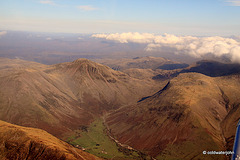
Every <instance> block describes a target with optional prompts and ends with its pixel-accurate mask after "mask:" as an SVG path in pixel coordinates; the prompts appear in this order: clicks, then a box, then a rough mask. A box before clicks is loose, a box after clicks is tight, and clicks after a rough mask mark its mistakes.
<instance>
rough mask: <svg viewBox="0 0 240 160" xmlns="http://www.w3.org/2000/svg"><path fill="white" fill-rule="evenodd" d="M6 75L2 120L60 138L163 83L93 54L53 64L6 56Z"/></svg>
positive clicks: (1, 84)
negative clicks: (103, 62) (104, 62)
mask: <svg viewBox="0 0 240 160" xmlns="http://www.w3.org/2000/svg"><path fill="white" fill-rule="evenodd" d="M0 77H1V78H0V102H1V103H0V111H1V112H0V119H1V120H4V121H7V122H11V123H14V124H18V125H23V126H31V127H37V128H41V129H44V130H47V131H48V132H50V133H51V134H53V135H55V136H58V137H61V136H62V134H63V133H66V132H68V131H71V130H73V129H76V128H79V127H80V126H82V125H87V124H89V123H90V122H91V121H92V120H93V119H94V117H96V116H99V115H101V114H103V113H104V112H106V111H109V110H112V109H116V108H119V107H121V106H122V105H125V104H129V103H133V102H136V101H137V100H139V99H140V98H141V97H143V96H146V95H149V94H151V93H154V92H155V91H157V89H158V88H159V86H161V84H160V83H158V82H156V81H154V80H151V79H148V80H144V79H142V80H140V79H136V78H132V77H130V76H128V75H127V74H125V73H122V72H119V71H114V70H112V69H111V68H109V67H107V66H104V65H101V64H97V63H95V62H92V61H89V60H87V59H78V60H76V61H74V62H67V63H62V64H57V65H51V66H48V65H42V64H38V63H34V62H27V61H23V60H10V59H3V58H2V59H0Z"/></svg>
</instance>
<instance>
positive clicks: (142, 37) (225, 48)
mask: <svg viewBox="0 0 240 160" xmlns="http://www.w3.org/2000/svg"><path fill="white" fill-rule="evenodd" d="M92 37H95V38H104V39H107V40H114V41H118V42H120V43H129V42H133V43H145V44H146V45H147V47H146V48H145V49H146V51H149V52H150V51H164V49H165V48H166V47H167V48H172V49H173V50H174V53H175V54H187V55H190V56H193V57H198V58H201V57H203V56H205V55H207V54H213V55H214V56H216V57H222V56H228V57H230V59H231V61H232V62H237V63H240V41H238V40H237V39H232V38H224V37H219V36H215V37H193V36H175V35H171V34H164V35H154V34H150V33H137V32H136V33H131V32H129V33H121V34H119V33H116V34H94V35H92Z"/></svg>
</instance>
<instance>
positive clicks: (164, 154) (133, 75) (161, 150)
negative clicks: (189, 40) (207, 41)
mask: <svg viewBox="0 0 240 160" xmlns="http://www.w3.org/2000/svg"><path fill="white" fill-rule="evenodd" d="M146 59H148V60H147V61H148V64H151V63H152V62H151V61H153V62H154V63H153V64H154V65H155V63H156V62H155V60H156V59H160V58H156V59H155V58H154V57H150V59H149V57H147V58H137V61H136V62H134V63H140V64H139V66H141V63H142V62H143V63H145V62H144V61H146ZM142 60H143V61H142ZM160 60H161V61H162V60H164V59H160ZM0 61H1V63H0V88H1V90H0V94H1V96H0V102H1V103H0V104H1V105H0V110H1V112H0V119H1V120H3V121H6V122H10V123H13V124H16V125H20V126H25V127H34V128H40V129H43V130H45V131H47V132H49V133H50V134H52V135H54V136H56V137H57V138H59V139H61V140H63V141H65V142H67V143H69V144H71V145H72V146H73V147H76V148H78V149H80V150H82V151H84V152H88V153H90V154H92V155H95V156H97V157H100V158H104V159H115V160H121V159H122V160H127V159H129V160H130V159H216V160H217V159H218V160H220V159H222V160H224V159H227V158H228V157H227V156H225V155H203V154H202V152H203V151H205V150H206V151H211V150H215V151H226V150H231V148H232V146H233V142H234V135H235V127H234V126H235V125H236V123H237V121H238V119H239V118H240V116H239V106H240V105H239V104H240V99H239V97H238V95H240V88H239V86H240V85H239V84H240V75H239V71H238V69H237V68H238V64H233V65H231V64H224V63H216V62H213V61H202V62H197V63H196V64H193V65H190V66H188V67H186V68H183V69H181V68H178V69H172V70H169V69H159V67H157V68H156V67H154V68H151V67H146V68H139V67H137V66H138V65H137V64H136V68H131V67H130V68H124V69H120V70H122V71H117V70H119V69H117V70H114V69H116V68H115V67H113V66H112V67H113V69H111V68H110V67H107V66H105V65H102V64H99V63H96V62H93V61H90V60H87V59H77V60H75V61H73V62H65V63H59V64H54V65H44V64H39V63H36V62H30V61H24V60H19V59H7V58H0ZM132 61H135V59H133V60H132ZM165 61H168V60H166V59H165ZM131 63H132V62H131ZM167 63H168V62H167ZM171 63H172V64H173V63H175V64H178V63H176V62H171ZM199 65H204V66H205V68H204V67H199ZM208 65H210V66H208ZM150 66H151V65H150ZM156 66H157V65H156ZM212 66H215V67H212ZM219 66H222V67H223V68H228V69H226V72H224V70H223V72H221V75H219V73H220V71H219V70H216V68H219ZM209 73H210V74H209ZM70 159H71V158H70Z"/></svg>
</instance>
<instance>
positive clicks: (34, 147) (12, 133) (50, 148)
mask: <svg viewBox="0 0 240 160" xmlns="http://www.w3.org/2000/svg"><path fill="white" fill-rule="evenodd" d="M0 159H6V160H8V159H9V160H11V159H26V160H32V159H39V160H46V159H55V160H98V159H100V158H97V157H95V156H93V155H91V154H89V153H86V152H83V151H81V150H79V149H77V148H74V147H72V146H71V145H69V144H67V143H65V142H63V141H61V140H59V139H57V138H56V137H54V136H52V135H50V134H49V133H47V132H46V131H43V130H40V129H35V128H27V127H20V126H17V125H12V124H10V123H6V122H4V121H0Z"/></svg>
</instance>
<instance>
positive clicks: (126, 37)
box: [92, 32, 155, 43]
mask: <svg viewBox="0 0 240 160" xmlns="http://www.w3.org/2000/svg"><path fill="white" fill-rule="evenodd" d="M92 37H95V38H105V39H107V40H114V41H119V42H120V43H128V42H135V43H152V42H153V40H154V38H155V36H154V35H153V34H150V33H142V34H140V33H138V32H134V33H132V32H128V33H121V34H119V33H116V34H108V35H107V34H94V35H92Z"/></svg>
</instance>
